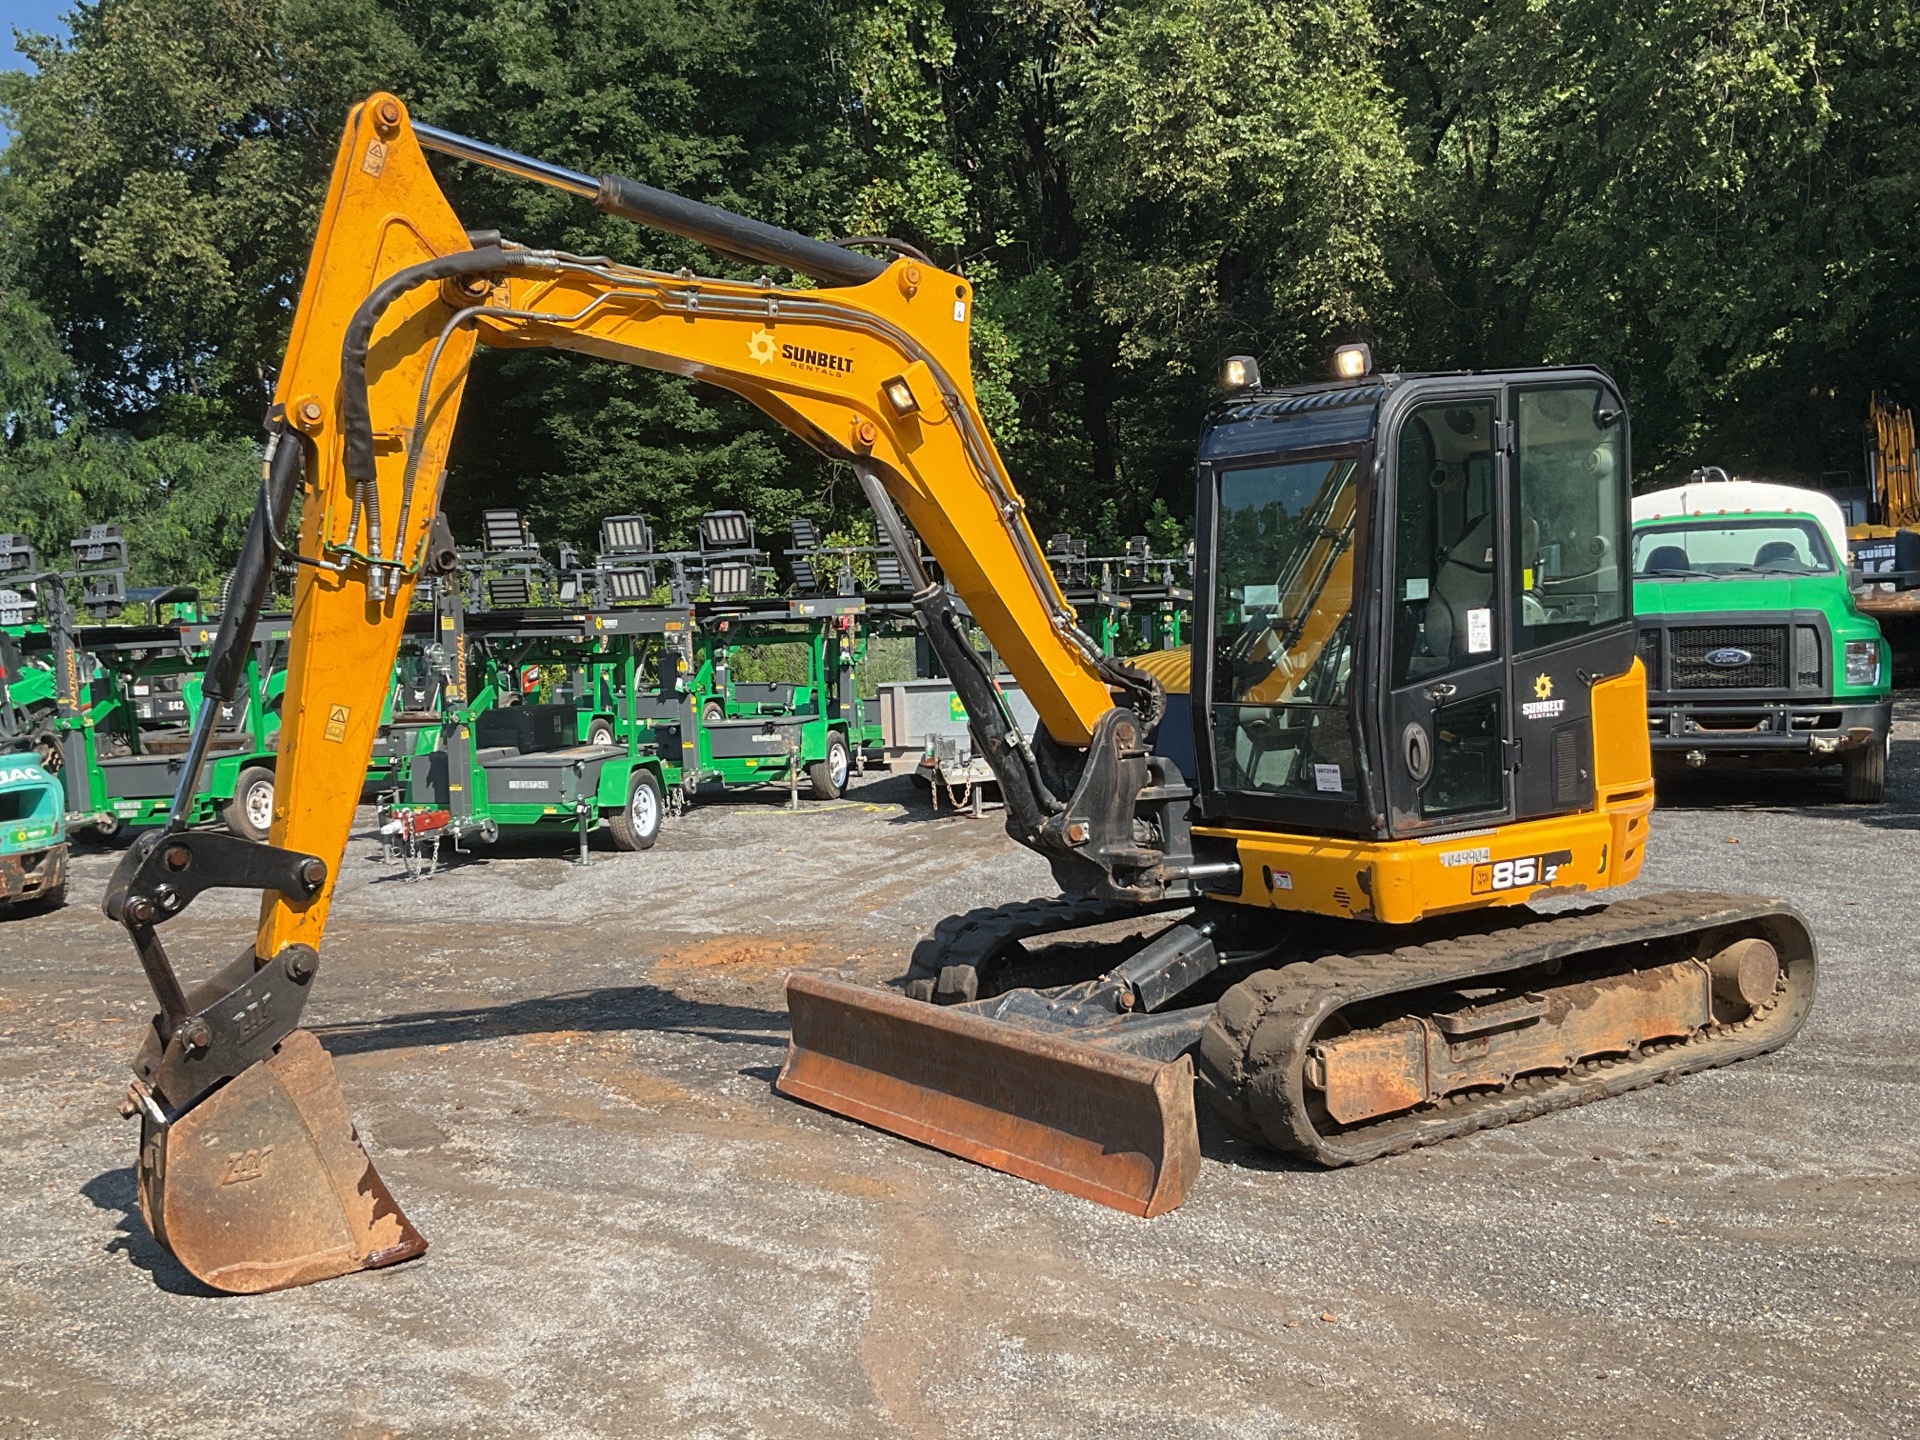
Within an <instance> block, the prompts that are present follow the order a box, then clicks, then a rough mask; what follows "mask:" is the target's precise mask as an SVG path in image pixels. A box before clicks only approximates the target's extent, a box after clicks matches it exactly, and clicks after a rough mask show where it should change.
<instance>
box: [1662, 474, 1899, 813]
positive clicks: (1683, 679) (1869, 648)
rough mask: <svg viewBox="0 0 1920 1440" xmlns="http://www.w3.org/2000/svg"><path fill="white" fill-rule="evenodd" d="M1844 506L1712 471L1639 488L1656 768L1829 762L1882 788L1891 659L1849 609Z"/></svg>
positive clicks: (1863, 785)
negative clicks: (1678, 483) (1644, 490)
mask: <svg viewBox="0 0 1920 1440" xmlns="http://www.w3.org/2000/svg"><path fill="white" fill-rule="evenodd" d="M1847 546H1848V535H1847V531H1846V522H1845V519H1844V517H1843V515H1842V513H1841V510H1840V506H1839V504H1838V503H1837V502H1836V501H1835V500H1834V499H1833V497H1832V496H1830V495H1827V494H1825V493H1824V492H1821V491H1818V490H1803V489H1799V488H1797V487H1794V486H1791V485H1774V484H1768V483H1763V482H1759V481H1751V480H1732V479H1729V478H1728V477H1727V473H1726V471H1724V470H1722V469H1720V468H1719V467H1718V466H1711V467H1708V468H1707V469H1705V470H1701V471H1696V472H1695V473H1694V474H1693V476H1692V477H1690V479H1689V480H1688V483H1687V484H1685V485H1681V486H1678V487H1675V488H1673V489H1669V490H1656V491H1653V492H1651V493H1649V494H1646V495H1640V496H1637V497H1635V499H1634V502H1633V608H1634V615H1635V617H1636V620H1637V623H1638V631H1639V646H1640V659H1641V660H1642V662H1643V663H1644V664H1645V665H1646V667H1647V711H1648V713H1647V729H1648V733H1649V738H1650V741H1651V744H1652V747H1653V759H1654V767H1655V772H1656V773H1659V772H1660V771H1662V770H1666V769H1670V768H1677V767H1679V766H1681V765H1685V766H1688V767H1691V768H1693V769H1701V768H1705V767H1708V766H1713V767H1721V766H1736V767H1743V768H1750V769H1751V768H1763V767H1764V768H1801V767H1808V766H1838V767H1839V770H1840V784H1841V790H1842V793H1843V794H1844V795H1845V797H1846V799H1847V800H1848V801H1850V802H1852V803H1854V804H1862V805H1878V804H1879V803H1880V802H1881V801H1882V800H1883V799H1884V798H1885V796H1886V788H1887V747H1888V745H1889V743H1890V739H1891V736H1892V731H1893V656H1892V654H1891V653H1890V651H1889V649H1888V646H1887V642H1886V640H1885V639H1884V638H1883V637H1882V635H1881V633H1880V627H1879V625H1878V624H1876V623H1875V622H1874V619H1873V617H1872V616H1871V615H1868V614H1865V613H1863V612H1862V610H1861V608H1860V606H1859V605H1858V604H1857V603H1856V602H1855V599H1854V596H1853V593H1852V585H1851V580H1852V577H1851V575H1850V573H1849V568H1848V564H1847Z"/></svg>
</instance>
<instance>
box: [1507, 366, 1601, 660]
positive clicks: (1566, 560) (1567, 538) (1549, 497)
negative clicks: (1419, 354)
mask: <svg viewBox="0 0 1920 1440" xmlns="http://www.w3.org/2000/svg"><path fill="white" fill-rule="evenodd" d="M1513 413H1514V425H1515V432H1514V467H1513V476H1514V479H1513V551H1514V565H1513V589H1514V602H1515V603H1514V607H1513V610H1514V621H1515V630H1516V634H1515V640H1514V649H1515V650H1517V651H1526V650H1532V649H1537V648H1538V647H1540V646H1542V645H1552V644H1558V643H1561V642H1564V641H1567V640H1572V639H1577V638H1578V637H1579V636H1580V635H1582V634H1584V633H1585V632H1587V631H1589V630H1592V629H1597V628H1600V627H1603V626H1607V625H1612V624H1615V623H1617V622H1619V621H1621V620H1623V619H1625V618H1626V615H1627V574H1626V564H1627V555H1626V546H1625V545H1624V544H1623V543H1622V541H1623V540H1624V538H1625V537H1624V536H1623V535H1622V533H1621V528H1622V515H1623V513H1624V511H1625V509H1626V505H1625V488H1626V485H1627V483H1628V482H1627V449H1626V445H1627V440H1626V434H1625V427H1624V425H1623V424H1622V420H1623V418H1624V412H1623V410H1622V408H1621V405H1620V402H1619V400H1618V399H1616V398H1615V397H1614V396H1613V394H1612V393H1611V392H1610V391H1608V390H1607V389H1606V388H1605V387H1604V386H1601V385H1597V384H1586V385H1557V386H1551V387H1541V388H1537V389H1518V390H1516V391H1515V392H1514V412H1513Z"/></svg>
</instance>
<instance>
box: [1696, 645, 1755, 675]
mask: <svg viewBox="0 0 1920 1440" xmlns="http://www.w3.org/2000/svg"><path fill="white" fill-rule="evenodd" d="M1706 661H1707V664H1709V665H1718V666H1719V667H1720V668H1721V669H1722V670H1732V669H1735V668H1737V667H1739V666H1741V665H1751V664H1752V663H1753V652H1752V651H1751V650H1742V649H1739V648H1738V647H1736V646H1733V645H1728V646H1726V647H1725V648H1724V649H1720V650H1709V651H1708V652H1707V654H1706Z"/></svg>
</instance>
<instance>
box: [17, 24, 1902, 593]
mask: <svg viewBox="0 0 1920 1440" xmlns="http://www.w3.org/2000/svg"><path fill="white" fill-rule="evenodd" d="M69 26H70V31H71V34H70V38H69V39H67V40H66V41H64V42H61V43H56V42H54V41H51V40H45V39H41V40H35V41H32V42H31V43H30V45H29V54H30V57H31V59H32V61H33V63H34V69H33V70H32V71H31V72H30V73H25V74H12V75H8V76H5V77H0V109H3V111H4V118H5V121H6V123H7V125H8V126H9V128H10V131H11V143H10V145H9V147H8V148H7V150H6V152H5V154H4V157H0V525H13V526H26V527H28V528H29V529H31V530H32V531H33V532H34V533H35V536H36V539H39V540H41V542H42V543H43V544H45V543H55V542H57V541H58V540H59V539H60V528H61V527H62V526H66V525H69V524H70V523H79V522H80V521H82V520H94V519H109V518H111V519H121V520H123V521H124V522H126V523H129V524H130V525H132V526H133V527H135V530H136V533H137V537H138V542H139V543H138V544H137V546H136V553H137V554H145V555H148V556H152V557H159V558H155V559H153V560H151V561H143V562H142V563H143V565H144V564H152V565H161V564H164V565H166V566H171V567H175V569H174V572H173V574H174V575H175V576H177V575H178V574H179V573H180V572H182V571H184V572H187V573H189V574H191V575H193V576H194V577H195V578H204V577H206V576H211V575H217V573H218V572H219V571H220V570H221V569H222V568H223V567H224V564H225V557H226V556H227V555H230V553H231V547H232V544H233V541H234V539H235V537H236V536H237V534H238V527H239V524H240V521H241V519H242V518H243V517H244V512H245V508H246V503H247V493H248V490H249V487H250V486H251V484H252V474H253V468H254V463H255V462H254V458H253V457H254V455H255V453H256V452H255V449H254V441H255V438H256V437H257V433H258V432H257V426H258V424H259V420H260V417H261V414H262V412H263V410H264V407H265V404H266V401H267V398H268V396H269V394H270V392H271V388H272V383H273V376H274V371H275V367H276V365H277V363H278V358H279V354H280V350H281V347H282V346H283V345H284V343H285V334H286V328H287V323H288V318H289V315H290V311H291V306H292V303H293V299H294V297H295V295H296V294H297V290H298V285H299V281H300V277H301V272H302V268H303V266H304V264H305V261H306V255H307V251H308V247H309V245H310V244H311V236H312V231H313V225H314V220H315V216H316V213H317V207H318V205H319V202H320V198H321V194H322V189H323V186H324V183H325V177H326V172H327V167H328V166H329V164H330V162H331V158H332V153H333V148H334V144H335V139H336V136H337V134H338V129H339V125H340V123H341V119H342V117H343V116H344V114H345V112H346V110H347V108H348V106H349V105H351V104H352V103H353V101H354V100H355V99H357V98H358V97H360V96H362V95H364V94H365V93H367V92H368V91H370V90H373V89H376V88H385V89H391V90H394V91H395V92H397V93H399V94H402V95H404V96H405V97H406V98H407V99H408V102H409V104H410V105H411V107H412V108H413V110H414V113H415V114H417V115H419V116H420V117H422V118H424V119H427V120H431V121H433V122H434V123H437V124H440V125H443V126H446V127H449V128H452V129H455V130H460V131H464V132H466V133H469V134H473V135H477V136H481V137H484V138H486V139H489V140H492V141H494V142H496V143H499V144H503V145H506V146H509V147H511V148H514V149H519V150H524V151H527V152H530V153H533V154H537V155H541V156H544V157H547V158H550V159H552V160H554V161H557V162H559V163H561V164H564V165H568V166H571V167H573V168H576V169H580V170H584V171H587V172H589V173H600V172H606V171H613V172H618V173H622V174H628V175H632V176H635V177H636V178H639V179H642V180H646V181H648V182H650V183H653V184H656V185H661V186H663V187H666V188H668V189H672V190H676V191H679V192H681V193H684V194H689V195H693V196H696V197H698V198H702V199H706V200H710V201H713V202H715V203H718V204H722V205H726V206H728V207H730V208H734V209H738V210H741V211H744V212H745V213H748V214H751V215H755V216H757V217H760V218H763V219H766V220H769V221H773V222H775V223H778V224H782V225H787V226H790V227H793V228H795V229H799V230H802V231H805V232H807V233H810V234H819V235H850V234H878V233H884V234H890V235H894V236H897V237H899V238H900V239H902V240H905V241H907V242H909V243H911V244H914V245H917V246H919V247H921V248H922V249H924V250H926V251H927V252H928V253H929V254H931V255H932V256H933V257H934V258H935V259H936V261H938V262H939V263H940V264H942V265H946V266H951V267H955V268H958V269H961V270H963V271H964V272H965V273H967V274H968V275H969V276H970V278H972V279H973V280H974V282H975V286H976V294H977V297H978V301H977V305H976V310H975V315H974V322H975V325H974V332H975V351H976V354H975V362H976V372H977V379H978V386H979V391H980V395H981V399H982V403H983V406H984V407H985V409H986V410H987V413H988V416H989V419H990V421H991V422H992V424H993V427H994V431H995V434H996V436H997V438H998V439H999V441H1000V444H1001V447H1002V449H1003V451H1004V452H1005V454H1006V456H1007V458H1008V461H1009V465H1010V468H1011V469H1012V470H1013V473H1014V475H1015V477H1016V479H1017V480H1018V481H1019V483H1020V485H1021V487H1022V489H1023V491H1024V492H1025V493H1026V494H1027V496H1028V499H1029V502H1030V504H1031V505H1032V507H1033V512H1034V515H1035V518H1036V521H1037V522H1038V523H1039V525H1040V526H1041V527H1042V528H1043V529H1044V528H1048V527H1053V526H1059V527H1063V528H1072V529H1076V530H1080V531H1083V532H1085V531H1094V532H1098V533H1099V534H1100V535H1101V536H1102V537H1103V538H1109V539H1110V538H1114V537H1117V536H1121V535H1125V534H1127V533H1131V532H1134V531H1137V530H1140V529H1142V528H1151V529H1152V530H1153V532H1154V533H1155V534H1156V535H1158V536H1161V537H1163V538H1164V539H1165V540H1166V541H1171V540H1173V539H1174V538H1175V537H1176V536H1177V534H1178V531H1179V527H1180V525H1181V523H1182V522H1183V520H1184V518H1185V516H1186V515H1187V514H1188V513H1190V506H1191V478H1190V477H1191V459H1190V447H1191V436H1192V434H1193V430H1194V426H1195V423H1196V421H1197V419H1198V416H1199V414H1200V412H1201V411H1202V409H1203V408H1204V406H1205V405H1206V403H1207V401H1208V397H1209V387H1210V382H1211V377H1212V375H1213V373H1214V371H1215V369H1216V367H1217V364H1218V362H1219V361H1220V359H1221V358H1222V357H1224V356H1225V355H1227V354H1230V353H1236V352H1246V353H1252V354H1255V355H1257V356H1259V357H1260V359H1261V362H1262V365H1263V368H1264V370H1265V372H1266V374H1267V375H1268V376H1269V378H1272V379H1280V380H1286V379H1294V378H1307V377H1311V376H1314V375H1316V374H1318V373H1320V372H1321V366H1322V364H1323V357H1324V356H1325V355H1326V354H1327V352H1328V351H1329V350H1330V349H1331V347H1332V345H1333V344H1335V343H1337V342H1339V341H1343V340H1347V339H1355V338H1359V339H1367V340H1369V341H1371V342H1372V343H1373V344H1374V346H1375V349H1376V352H1377V353H1378V354H1379V355H1380V357H1381V358H1382V359H1383V360H1384V361H1386V362H1387V363H1389V364H1392V365H1400V366H1405V367H1408V368H1456V367H1463V366H1474V367H1484V366H1492V365H1520V364H1538V363H1556V362H1588V363H1597V364H1600V365H1603V366H1605V367H1607V368H1608V369H1610V370H1611V371H1612V372H1613V373H1614V374H1615V375H1616V376H1618V377H1619V378H1620V379H1621V381H1622V382H1623V384H1624V385H1625V386H1626V388H1627V392H1628V397H1629V400H1630V403H1631V404H1632V406H1633V408H1634V413H1635V417H1636V429H1635V444H1636V450H1637V453H1638V468H1639V469H1640V470H1641V472H1642V473H1643V474H1645V473H1649V472H1660V471H1663V470H1664V471H1672V470H1675V469H1684V468H1686V467H1687V466H1689V465H1692V464H1696V463H1704V462H1714V463H1722V464H1728V465H1732V466H1736V467H1741V468H1746V469H1749V470H1759V471H1763V472H1768V473H1775V474H1780V473H1795V472H1797V473H1818V472H1821V471H1823V470H1830V469H1845V468H1857V459H1856V456H1855V451H1856V436H1857V433H1858V422H1859V418H1860V415H1861V413H1862V411H1863V408H1864V396H1865V392H1866V391H1867V389H1869V388H1871V387H1874V386H1882V387H1893V388H1906V389H1908V390H1909V391H1911V390H1913V389H1915V388H1920V375H1916V374H1915V373H1914V369H1915V362H1914V360H1913V358H1912V356H1913V352H1914V334H1915V328H1916V323H1917V322H1920V316H1917V315H1916V303H1917V302H1916V296H1920V274H1916V266H1917V265H1920V260H1916V257H1915V248H1916V247H1915V246H1914V245H1913V243H1912V241H1911V234H1912V231H1913V228H1914V223H1913V222H1914V219H1915V212H1916V208H1920V161H1916V159H1915V156H1916V155H1920V144H1917V143H1916V142H1920V103H1917V102H1916V101H1915V99H1914V98H1913V94H1914V91H1915V88H1916V87H1915V86H1914V85H1913V83H1912V76H1913V75H1914V74H1915V73H1920V69H1917V68H1916V65H1915V61H1916V58H1920V57H1917V56H1916V53H1915V52H1916V44H1917V38H1916V37H1917V30H1916V27H1917V26H1920V22H1916V21H1915V19H1914V18H1913V16H1912V14H1911V13H1910V12H1909V11H1908V10H1907V9H1904V8H1901V7H1886V6H1879V5H1875V4H1869V3H1865V0H1818V3H1815V0H1785V3H1782V0H1655V3H1653V4H1650V5H1646V6H1641V7H1638V8H1631V7H1630V8H1629V9H1627V10H1625V11H1623V10H1621V9H1620V7H1618V6H1617V5H1612V6H1603V5H1601V4H1599V3H1596V0H1468V3H1465V4H1455V3H1448V0H1300V3H1297V4H1288V5H1273V4H1271V3H1263V0H1118V3H1099V4H1094V3H1090V0H862V3H856V0H699V3H692V0H569V3H567V4H560V3H557V0H519V3H515V4H512V5H500V4H497V3H493V0H440V3H436V4H435V5H432V6H420V5H411V4H406V3H402V0H247V3H242V0H83V3H80V4H78V5H77V6H76V8H75V9H74V10H73V12H72V14H71V16H70V17H69ZM436 164H437V165H438V166H439V168H440V171H441V175H442V179H443V182H444V183H445V185H446V187H447V189H448V192H449V194H450V196H451V197H452V199H453V202H454V205H455V207H456V209H457V210H458V211H459V212H460V213H461V214H462V215H463V216H464V217H466V218H467V219H468V220H469V221H470V222H471V223H473V224H476V225H488V226H494V227H498V228H500V229H502V230H504V231H506V232H507V233H509V234H511V235H513V236H514V237H515V238H518V239H522V240H525V241H527V242H529V243H533V244H550V245H560V246H565V247H567V248H569V249H573V250H578V251H586V252H596V253H607V254H612V255H615V256H617V257H619V258H621V259H624V260H629V261H635V262H641V263H647V264H652V265H658V266H662V267H665V268H669V269H673V268H678V267H680V266H682V265H691V266H695V267H697V268H701V269H705V270H714V269H716V268H717V269H721V270H722V271H723V272H724V273H747V272H744V271H740V270H738V269H737V268H736V269H732V270H729V269H728V268H727V264H726V262H724V261H719V260H716V259H715V258H714V257H712V256H709V255H706V254H705V253H704V252H701V251H700V250H698V249H697V247H694V246H692V245H690V244H688V243H686V242H682V241H679V240H676V239H673V238H671V237H667V236H663V235H658V234H654V233H651V232H646V231H642V230H638V229H636V228H634V227H632V226H629V225H626V224H624V223H622V222H619V221H616V220H612V219H610V218H608V217H605V216H602V215H600V214H598V213H597V212H595V211H593V210H592V209H591V208H590V207H588V206H586V205H584V204H582V203H580V202H579V201H577V200H574V199H572V198H570V197H568V196H566V195H563V194H560V193H558V192H555V191H552V190H547V189H543V188H541V187H537V186H532V185H527V184H524V183H521V182H516V181H513V180H510V179H508V178H506V177H504V176H500V175H497V174H494V173H492V172H485V171H480V170H476V169H474V168H473V167H469V166H464V165H460V164H454V163H442V162H436ZM449 496H450V500H449V505H450V509H451V510H452V512H453V516H454V519H455V522H456V526H457V528H460V529H462V530H463V531H465V532H467V533H470V532H471V530H472V528H473V520H474V517H475V516H476V514H477V512H478V510H479V509H480V508H482V507H483V506H486V505H491V504H503V503H505V504H514V503H517V504H521V505H524V506H525V508H527V509H528V510H530V511H531V512H532V513H533V515H534V517H535V520H536V524H537V526H538V527H539V529H540V531H541V533H542V534H543V535H556V536H565V537H568V538H574V539H577V540H589V539H591V536H592V532H593V528H594V525H595V523H596V521H597V520H598V518H599V517H600V516H601V515H603V514H607V513H613V512H618V511H639V512H642V513H646V514H648V515H649V516H651V517H652V518H653V519H654V520H655V521H656V522H657V523H659V525H660V526H661V528H662V530H663V532H664V533H665V534H666V535H668V536H669V537H670V538H674V539H679V540H684V539H686V538H688V529H689V526H690V524H691V521H692V519H693V517H694V516H695V515H697V514H698V513H699V512H700V511H701V510H703V509H706V508H709V507H710V506H713V505H729V506H741V507H744V508H746V509H749V510H750V511H752V512H753V513H754V514H755V516H756V518H757V519H758V520H759V521H760V523H761V524H762V526H763V527H765V528H768V529H770V530H771V529H778V528H779V527H780V526H781V525H782V524H783V523H784V522H785V520H786V519H788V518H789V517H790V516H792V515H794V514H796V513H802V512H804V513H809V514H811V515H813V516H815V517H816V518H818V519H821V520H825V521H828V522H831V523H840V524H843V523H845V522H846V521H847V519H848V518H849V517H850V516H851V515H852V514H853V513H854V512H855V511H856V510H857V509H858V503H857V502H858V496H857V490H856V489H855V487H853V486H852V485H850V484H849V483H847V481H846V477H844V476H840V475H836V473H835V472H834V470H833V469H832V467H830V466H828V465H826V464H825V463H824V462H822V461H820V460H819V459H818V458H817V457H815V456H813V455H812V454H811V453H809V452H807V451H806V450H805V449H804V448H803V447H801V446H800V445H799V444H797V443H796V442H794V441H793V440H792V439H791V438H789V437H787V436H785V435H783V434H781V433H780V432H778V431H777V430H775V429H773V428H772V427H770V426H769V425H768V424H766V423H765V422H764V421H763V420H761V419H759V418H758V417H756V416H755V415H754V414H753V413H752V412H751V411H749V410H748V409H747V408H746V407H744V406H743V405H741V404H739V403H738V402H736V401H734V400H733V399H732V398H731V397H728V396H725V395H722V394H718V393H716V392H712V391H707V390H702V389H700V388H698V387H696V386H693V385H692V384H690V383H689V382H687V381H684V380H681V379H678V378H676V377H671V376H663V375H656V374H652V373H647V372H640V371H635V370H631V369H625V368H621V367H616V366H612V365H608V364H605V363H600V362H592V361H583V360H580V359H578V358H574V357H566V356H556V355H545V354H528V353H515V354H511V355H493V356H488V357H486V358H485V359H483V361H482V362H481V363H480V365H479V366H478V368H477V371H476V374H475V377H474V382H473V384H472V385H471V386H470V389H469V398H468V401H467V408H466V412H465V417H464V422H463V429H462V432H461V436H460V440H459V442H458V445H457V448H456V452H455V456H454V462H453V467H452V480H451V484H450V488H449ZM156 578H157V577H156Z"/></svg>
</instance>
